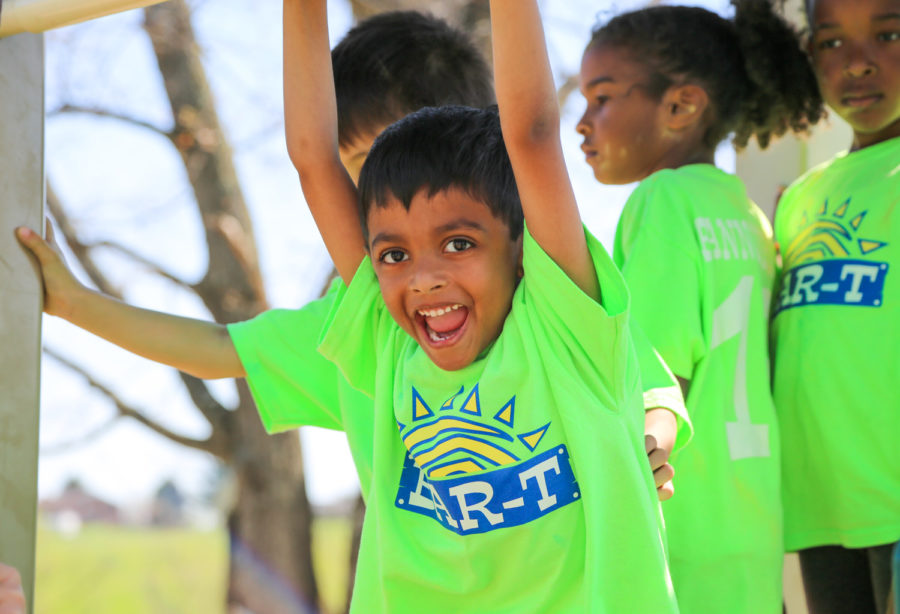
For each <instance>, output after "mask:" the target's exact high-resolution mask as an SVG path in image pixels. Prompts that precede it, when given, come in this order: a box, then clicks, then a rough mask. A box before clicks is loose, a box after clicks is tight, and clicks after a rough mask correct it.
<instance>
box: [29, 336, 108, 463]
mask: <svg viewBox="0 0 900 614" xmlns="http://www.w3.org/2000/svg"><path fill="white" fill-rule="evenodd" d="M48 353H49V354H51V355H53V354H52V352H50V351H49V350H48ZM118 419H119V416H118V415H115V416H113V417H112V418H110V419H109V420H107V421H106V422H104V423H103V424H101V425H100V426H98V427H96V428H95V429H93V430H92V431H90V432H88V433H85V434H84V435H81V436H79V437H76V438H75V439H70V440H69V441H63V442H60V443H55V444H53V445H50V446H45V445H41V454H42V455H46V454H61V453H63V452H68V451H69V450H72V449H73V448H80V447H81V446H83V445H86V444H88V443H90V442H91V441H92V440H94V439H96V438H97V437H99V436H100V435H102V434H103V433H105V432H106V431H108V430H109V429H110V428H112V427H113V426H114V425H115V424H116V422H117V421H118Z"/></svg>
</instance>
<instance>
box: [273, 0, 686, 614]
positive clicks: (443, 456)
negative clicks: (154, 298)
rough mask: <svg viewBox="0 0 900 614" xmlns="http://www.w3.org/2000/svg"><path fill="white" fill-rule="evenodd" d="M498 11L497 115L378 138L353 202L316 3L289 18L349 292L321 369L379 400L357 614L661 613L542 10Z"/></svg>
mask: <svg viewBox="0 0 900 614" xmlns="http://www.w3.org/2000/svg"><path fill="white" fill-rule="evenodd" d="M491 11H492V23H493V37H494V44H495V48H494V58H495V79H496V84H497V94H498V101H499V104H500V113H499V117H498V115H497V114H496V112H493V111H490V110H477V109H469V108H464V107H450V108H441V109H426V110H423V111H420V112H417V113H414V114H413V115H411V116H409V117H407V118H405V119H403V120H401V121H399V122H397V123H396V124H393V125H392V126H390V127H388V128H387V129H386V130H385V131H384V132H383V133H382V134H381V135H380V136H379V137H378V139H377V140H376V141H375V143H374V145H373V147H372V149H371V151H370V152H369V156H368V158H367V160H366V162H365V164H364V165H363V167H362V171H361V173H360V178H359V193H358V194H357V191H356V189H355V186H354V184H353V182H352V181H351V180H350V178H349V177H348V176H347V175H346V172H345V171H344V169H343V167H342V166H341V165H340V161H339V157H338V155H337V139H336V129H335V119H334V107H335V101H334V95H333V90H332V87H331V76H330V70H329V63H328V61H327V24H326V18H325V15H326V10H325V2H324V0H286V2H285V16H284V18H285V57H286V71H285V97H286V105H285V107H286V109H288V110H289V112H288V113H287V116H286V132H287V135H288V151H289V153H290V154H291V158H292V160H293V162H294V164H295V166H296V167H297V169H298V172H299V174H300V179H301V185H302V187H303V191H304V194H305V196H306V199H307V203H308V204H309V206H310V209H311V211H312V212H313V216H314V217H315V219H316V222H317V224H318V226H319V229H320V232H321V233H322V236H323V238H324V240H325V243H326V246H327V247H328V249H329V252H330V253H331V256H332V259H333V260H334V262H335V265H336V267H337V270H338V272H339V274H340V275H341V277H342V278H343V279H344V280H345V282H347V284H348V285H347V287H346V288H342V289H341V290H340V292H339V295H338V299H337V304H336V306H335V309H334V310H333V312H332V314H331V316H330V321H329V323H328V324H327V326H326V329H325V331H324V333H323V342H322V346H321V348H320V350H321V351H322V352H323V353H324V354H325V355H326V356H328V357H329V358H331V359H332V360H334V361H335V362H336V363H337V364H338V365H339V366H340V367H341V369H342V371H343V373H344V374H345V376H346V377H347V378H348V380H349V381H350V383H351V384H352V385H354V386H355V387H357V388H359V389H360V390H362V391H363V392H366V393H367V394H370V395H371V396H372V397H373V399H374V402H375V409H374V411H375V416H374V420H375V443H374V446H375V466H374V468H373V486H372V489H371V490H370V492H369V498H368V500H367V503H368V510H367V515H366V520H365V526H364V529H363V538H362V545H361V548H360V564H359V567H358V573H357V578H356V589H355V594H354V601H353V605H352V611H359V612H363V611H365V612H407V611H430V612H460V611H484V612H516V613H522V612H547V611H554V612H645V611H646V612H649V611H676V610H677V608H676V606H675V603H674V598H673V596H672V594H671V588H670V585H669V580H668V572H667V569H666V564H665V559H664V555H663V549H662V542H661V538H660V533H659V527H658V507H657V505H656V504H655V503H654V499H655V496H654V484H653V481H652V477H651V475H650V472H649V471H648V470H647V467H646V460H645V459H644V458H643V457H644V454H645V452H644V446H643V442H642V432H643V421H642V420H641V419H639V418H640V414H639V412H635V411H634V410H633V408H634V407H640V404H641V400H640V399H641V393H640V390H639V385H638V383H637V378H636V377H635V375H636V374H635V372H634V366H635V363H634V354H633V349H632V347H631V343H630V338H629V332H628V326H627V307H628V295H627V291H626V290H625V287H624V284H623V282H622V279H621V276H620V275H619V274H618V272H617V271H616V269H615V267H614V265H612V263H611V261H610V260H609V258H608V256H607V255H606V253H605V251H604V250H603V248H602V247H601V246H600V245H599V244H598V243H597V242H596V241H595V240H594V239H593V238H592V237H590V235H586V233H585V231H584V229H583V227H582V225H581V222H580V220H579V216H578V211H577V207H576V206H575V201H574V196H573V193H572V189H571V186H570V184H569V180H568V175H567V173H566V170H565V165H564V163H563V159H562V153H561V145H560V142H559V121H558V120H559V118H558V108H557V105H556V97H555V91H554V87H553V82H552V78H551V76H550V72H549V66H548V62H547V58H546V51H545V49H544V46H543V35H542V30H541V25H540V17H539V14H538V11H537V7H536V6H535V4H534V3H533V2H527V3H523V2H521V0H516V1H512V0H506V1H495V2H492V3H491ZM523 41H528V42H529V43H530V44H524V45H523V44H522V43H523ZM288 59H290V60H291V62H293V63H294V64H293V65H292V66H290V67H289V66H288V61H287V60H288ZM526 68H527V69H526ZM292 109H303V110H304V112H303V113H302V114H297V113H291V112H290V110H292ZM501 124H502V130H501ZM357 203H358V204H359V210H357ZM523 212H524V221H525V222H527V226H528V227H527V229H525V227H524V224H523ZM398 484H399V489H398Z"/></svg>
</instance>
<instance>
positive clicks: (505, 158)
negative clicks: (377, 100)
mask: <svg viewBox="0 0 900 614" xmlns="http://www.w3.org/2000/svg"><path fill="white" fill-rule="evenodd" d="M449 188H458V189H461V190H463V191H464V192H466V193H468V194H469V195H470V196H471V197H472V198H475V199H477V200H479V201H481V202H483V203H484V204H485V205H486V206H487V207H488V208H489V209H490V210H491V212H492V213H493V214H494V216H495V217H496V218H498V219H500V220H503V222H504V223H506V225H507V226H508V227H509V235H510V238H511V239H517V238H518V237H519V236H520V235H521V234H522V227H523V219H524V218H523V214H522V203H521V201H520V200H519V191H518V190H517V189H516V180H515V177H514V176H513V170H512V165H511V164H510V162H509V155H508V154H507V152H506V145H505V144H504V143H503V134H502V133H501V131H500V115H499V114H498V113H497V107H496V106H493V107H489V108H487V109H473V108H471V107H462V106H446V107H439V108H436V107H428V108H425V109H421V110H419V111H416V112H415V113H412V114H411V115H408V116H406V117H404V118H403V119H401V120H400V121H398V122H396V123H395V124H392V125H391V126H389V127H388V128H386V129H385V130H384V132H382V133H381V135H379V136H378V138H377V139H375V143H374V144H373V145H372V149H371V150H370V151H369V156H368V157H367V158H366V161H365V163H364V164H363V166H362V171H361V172H360V175H359V216H360V221H361V223H362V228H363V233H364V234H365V236H366V240H367V241H368V235H369V230H368V224H367V216H368V213H369V210H370V209H371V208H372V207H373V206H375V207H386V206H388V204H389V203H390V201H391V199H397V200H398V201H400V202H401V203H402V204H403V206H404V207H406V209H407V210H409V207H410V204H411V203H412V199H413V197H414V196H415V195H416V194H418V193H419V192H420V191H422V190H426V193H427V194H428V195H429V196H433V195H434V194H437V193H438V192H441V191H443V190H447V189H449Z"/></svg>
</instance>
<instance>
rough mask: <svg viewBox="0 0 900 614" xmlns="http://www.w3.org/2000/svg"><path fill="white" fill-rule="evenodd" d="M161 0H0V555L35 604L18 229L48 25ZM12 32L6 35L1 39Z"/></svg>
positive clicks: (31, 409) (32, 378) (31, 449)
mask: <svg viewBox="0 0 900 614" xmlns="http://www.w3.org/2000/svg"><path fill="white" fill-rule="evenodd" d="M160 1H161V0H0V101H2V102H0V233H2V234H0V561H3V562H4V563H7V564H10V565H13V566H15V567H16V568H17V569H18V570H19V573H20V574H21V575H22V581H23V585H24V588H25V594H26V598H27V600H28V607H29V612H32V611H33V609H34V568H35V529H36V527H35V525H36V521H37V468H38V425H39V421H38V417H39V412H38V408H39V407H40V396H39V392H40V364H41V363H40V361H41V298H42V292H41V284H40V277H39V275H38V272H37V270H36V269H35V267H34V265H33V263H32V262H30V261H29V259H28V257H26V255H25V253H24V251H23V250H22V248H21V247H20V246H19V245H18V242H17V241H16V240H15V238H14V236H13V229H14V228H15V227H16V226H20V225H27V226H30V227H31V228H33V229H35V230H38V231H41V230H42V229H43V228H42V227H43V220H44V185H45V180H44V37H43V35H42V34H39V33H40V32H43V31H44V30H47V29H50V28H54V27H58V26H63V25H68V24H72V23H77V22H80V21H85V20H88V19H93V18H95V17H101V16H103V15H109V14H111V13H116V12H119V11H124V10H127V9H133V8H139V7H143V6H148V5H151V4H155V3H157V2H160ZM3 37H6V38H3Z"/></svg>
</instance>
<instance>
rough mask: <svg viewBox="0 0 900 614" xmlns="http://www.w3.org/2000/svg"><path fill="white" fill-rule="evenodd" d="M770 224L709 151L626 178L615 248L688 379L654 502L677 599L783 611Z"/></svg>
mask: <svg viewBox="0 0 900 614" xmlns="http://www.w3.org/2000/svg"><path fill="white" fill-rule="evenodd" d="M771 237H772V231H771V227H770V226H769V224H768V222H767V221H766V219H765V217H764V215H763V214H762V212H761V211H760V210H759V209H758V208H757V207H756V205H754V204H753V203H752V202H751V201H750V200H749V199H748V198H747V195H746V190H745V188H744V185H743V184H742V183H741V181H740V180H739V179H738V178H737V177H735V176H733V175H729V174H728V173H725V172H723V171H721V170H719V169H717V168H716V167H714V166H712V165H709V164H692V165H688V166H684V167H681V168H679V169H676V170H670V169H667V170H662V171H659V172H656V173H654V174H653V175H651V176H650V177H648V178H647V179H645V180H644V181H642V182H641V183H640V185H639V186H638V187H637V188H636V189H635V191H634V192H633V194H632V195H631V197H630V198H629V199H628V202H627V203H626V205H625V208H624V210H623V212H622V217H621V219H620V220H619V225H618V228H617V231H616V240H615V247H614V257H615V260H616V263H617V264H618V265H619V266H620V267H621V269H622V272H623V274H624V276H625V279H626V281H627V283H628V286H629V289H630V290H631V293H632V297H633V298H632V301H633V302H632V311H633V314H634V317H635V318H636V320H637V322H638V323H639V324H640V326H641V327H642V328H643V329H644V331H645V332H646V334H647V336H648V337H649V338H650V341H651V342H652V343H653V345H654V346H655V347H656V349H657V350H658V351H659V353H660V354H661V355H662V357H663V358H664V359H665V361H666V363H668V365H669V366H670V367H671V369H672V370H673V371H674V373H675V374H676V375H677V376H679V377H681V378H683V379H685V380H689V381H690V388H689V392H688V395H687V407H688V413H689V415H690V416H691V420H692V422H693V426H694V438H693V441H692V442H691V444H690V445H688V446H687V447H685V448H684V449H682V450H680V451H677V452H676V453H675V454H674V455H673V458H672V461H671V462H672V465H673V466H674V467H675V472H676V475H675V496H674V497H673V498H672V499H670V500H669V501H667V502H665V503H664V504H663V513H664V515H665V519H666V527H667V531H668V535H669V552H670V560H671V571H672V580H673V583H674V585H675V593H676V596H677V597H678V601H679V606H680V608H681V611H682V612H684V613H686V614H698V613H703V614H705V613H708V614H718V613H721V612H726V611H727V612H730V613H746V614H767V613H776V612H781V603H782V602H781V563H782V559H783V549H782V521H781V498H780V482H779V462H780V460H779V438H778V427H777V422H776V417H775V410H774V407H773V402H772V398H771V395H770V392H769V391H770V382H769V358H768V343H767V317H768V306H769V302H770V298H771V287H772V283H773V278H774V274H775V262H774V260H775V254H774V246H773V243H772V239H771Z"/></svg>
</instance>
